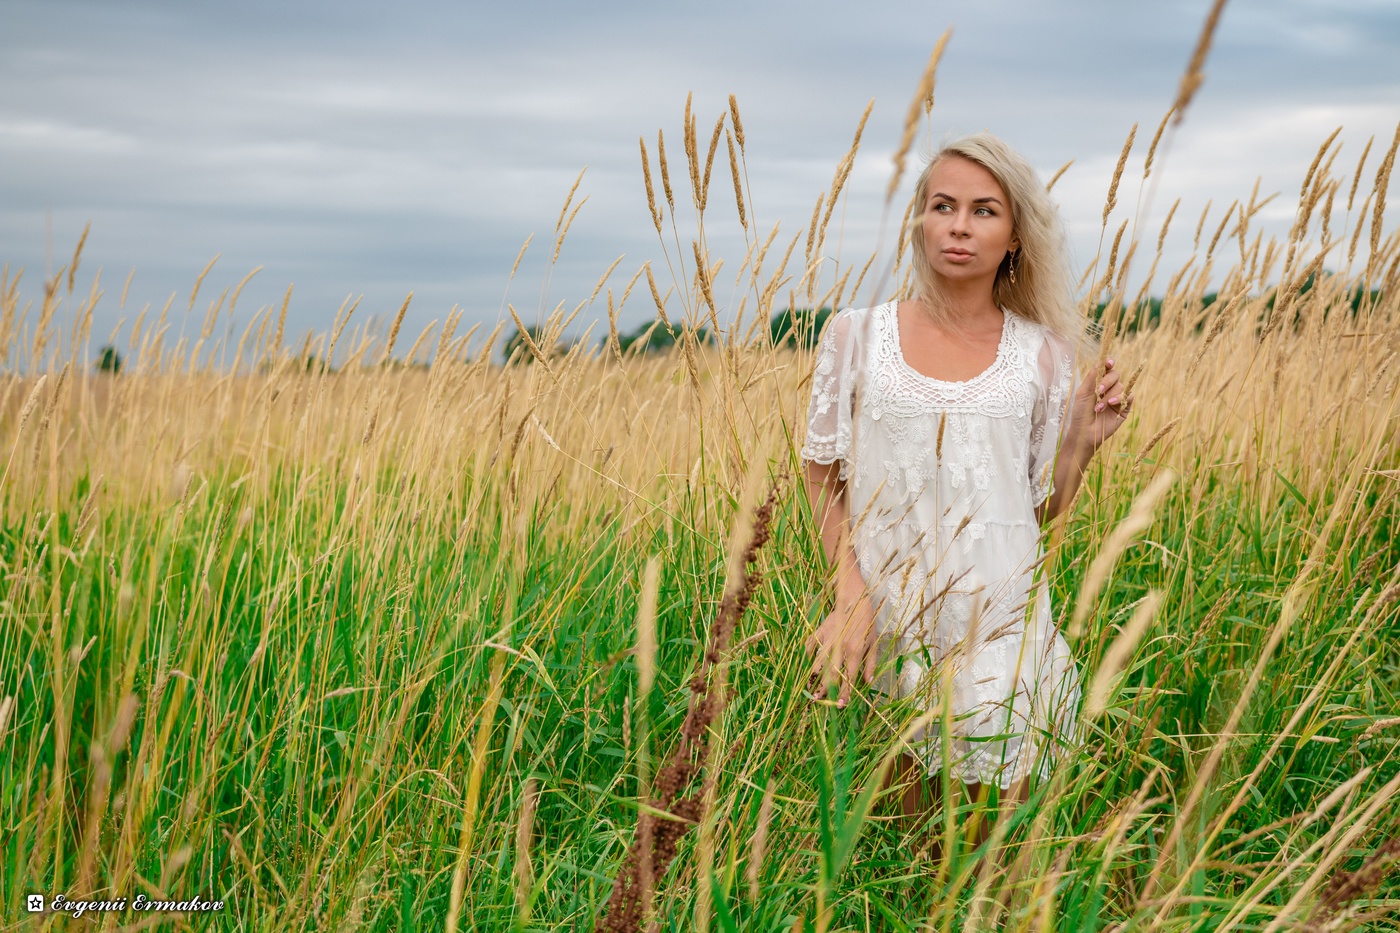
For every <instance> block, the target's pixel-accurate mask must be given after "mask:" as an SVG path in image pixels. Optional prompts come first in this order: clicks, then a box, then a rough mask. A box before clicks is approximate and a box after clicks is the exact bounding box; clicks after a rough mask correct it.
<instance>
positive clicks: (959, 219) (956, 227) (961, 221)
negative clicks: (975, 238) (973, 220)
mask: <svg viewBox="0 0 1400 933" xmlns="http://www.w3.org/2000/svg"><path fill="white" fill-rule="evenodd" d="M968 220H969V218H968V216H967V215H966V214H964V213H963V212H962V211H958V212H957V213H956V214H954V215H953V223H952V225H951V226H950V227H949V231H950V232H951V233H953V234H954V235H955V236H967V234H968V232H969V231H970V230H971V227H970V225H969V224H968Z"/></svg>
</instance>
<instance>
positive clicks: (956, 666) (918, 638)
mask: <svg viewBox="0 0 1400 933" xmlns="http://www.w3.org/2000/svg"><path fill="white" fill-rule="evenodd" d="M895 309H896V305H895V304H894V303H893V302H891V303H889V304H884V305H880V306H879V307H876V308H862V309H854V308H847V309H845V310H843V311H840V312H838V313H837V314H836V315H834V316H833V318H832V320H831V321H830V323H829V324H828V325H827V328H826V332H825V334H824V335H823V337H822V341H821V344H820V347H819V349H818V352H817V361H816V369H815V372H814V374H813V379H812V401H811V408H810V411H809V417H808V427H807V442H806V444H805V445H804V446H803V448H802V458H803V459H804V460H810V461H815V462H817V463H835V462H837V461H840V462H841V471H840V476H841V478H842V479H844V480H846V495H847V504H848V506H849V509H850V515H851V520H852V524H853V526H854V527H853V534H852V539H851V540H852V544H853V546H854V549H855V554H856V558H857V562H858V563H859V566H860V570H861V575H862V577H863V578H864V580H865V583H866V585H867V587H868V588H869V591H870V593H871V597H872V599H873V600H874V602H875V606H876V609H875V612H876V624H877V629H878V631H879V634H880V655H881V660H880V663H881V669H882V674H881V676H880V678H879V679H878V681H877V687H878V688H879V689H881V690H882V691H883V692H885V693H886V694H887V695H894V696H900V697H906V696H911V695H918V696H920V697H926V698H927V700H928V702H927V703H926V704H923V705H924V706H925V708H927V709H933V708H934V705H935V704H936V702H937V697H939V696H940V695H945V691H946V695H948V696H949V698H950V700H951V702H950V703H949V704H948V705H947V708H948V709H949V710H950V711H951V722H950V723H949V725H948V728H949V735H950V736H951V739H952V740H951V742H950V743H949V744H950V748H949V754H948V759H949V760H948V765H949V767H950V768H951V773H952V774H953V776H954V777H958V778H960V779H961V780H963V781H965V782H976V783H997V784H998V785H999V786H1001V787H1003V788H1005V787H1010V786H1011V784H1013V783H1014V782H1015V781H1017V780H1020V779H1021V778H1023V777H1025V776H1026V775H1027V774H1030V773H1032V772H1036V773H1038V774H1039V776H1040V777H1042V778H1043V777H1045V776H1047V775H1048V773H1049V770H1050V766H1051V765H1052V763H1053V762H1052V758H1053V757H1054V756H1055V755H1056V754H1057V751H1058V749H1059V748H1063V747H1066V746H1072V745H1073V744H1075V743H1076V741H1077V739H1078V725H1077V722H1076V717H1077V710H1078V706H1079V698H1080V686H1079V675H1078V671H1077V669H1076V667H1075V663H1074V659H1073V657H1072V656H1071V654H1070V651H1069V647H1068V645H1066V643H1065V640H1064V638H1063V636H1061V634H1060V633H1059V631H1058V630H1057V629H1056V627H1055V625H1054V623H1053V622H1052V620H1051V613H1050V598H1049V592H1048V588H1047V586H1046V583H1045V580H1044V578H1043V577H1044V575H1043V573H1040V572H1039V569H1040V565H1041V558H1042V549H1041V543H1040V525H1039V524H1038V523H1037V521H1036V517H1035V508H1036V507H1037V506H1038V505H1040V504H1041V503H1042V502H1044V501H1045V499H1046V497H1047V496H1048V495H1049V493H1050V491H1051V490H1050V487H1051V483H1052V478H1053V477H1052V474H1053V470H1054V460H1055V456H1056V452H1057V450H1058V447H1059V442H1060V439H1061V436H1062V432H1063V427H1064V425H1066V424H1067V423H1068V420H1069V419H1068V413H1069V408H1070V404H1071V402H1072V392H1071V380H1072V378H1073V357H1072V350H1071V347H1070V344H1069V343H1068V341H1066V340H1065V339H1064V338H1063V337H1061V336H1059V335H1058V334H1056V333H1054V332H1052V331H1051V330H1049V329H1048V328H1046V327H1045V326H1044V325H1041V324H1037V323H1035V322H1033V321H1030V320H1028V319H1026V318H1023V317H1020V316H1018V315H1016V314H1013V313H1012V312H1010V311H1006V312H1005V317H1004V324H1003V327H1002V336H1001V342H1000V344H999V346H998V347H997V356H996V360H995V361H994V362H993V363H992V364H991V366H989V367H988V368H987V369H986V370H984V371H983V372H982V373H980V374H978V375H977V376H974V377H973V378H971V379H969V380H967V381H965V382H944V381H942V380H938V379H932V378H930V377H928V376H924V375H922V374H921V373H919V372H917V371H916V370H914V369H913V367H911V366H909V364H908V363H907V362H905V358H904V354H903V352H902V350H901V349H900V345H899V327H898V321H897V317H896V313H895ZM1033 594H1034V598H1032V595H1033ZM943 661H947V662H948V663H947V665H946V667H944V665H943V664H942V663H941V662H943ZM944 672H946V673H947V674H948V675H949V676H948V677H947V678H946V680H945V678H944V677H943V676H941V674H942V673H944ZM940 718H941V717H940ZM942 731H943V726H942V725H941V724H940V722H939V720H938V719H935V720H934V723H933V725H931V726H929V727H928V728H927V729H925V730H922V731H921V733H920V734H918V735H916V736H915V741H914V750H915V751H916V752H917V753H918V754H919V755H920V757H921V758H922V759H923V761H924V764H925V766H926V767H927V768H928V770H930V771H931V772H936V771H937V770H939V769H941V768H942V767H943V766H944V756H943V751H942V747H941V746H942V743H941V738H940V737H941V735H942Z"/></svg>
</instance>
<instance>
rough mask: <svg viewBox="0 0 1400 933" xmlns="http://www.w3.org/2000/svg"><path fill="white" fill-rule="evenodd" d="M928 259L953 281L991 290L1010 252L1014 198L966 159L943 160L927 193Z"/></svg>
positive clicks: (1013, 244) (1013, 243) (937, 272)
mask: <svg viewBox="0 0 1400 933" xmlns="http://www.w3.org/2000/svg"><path fill="white" fill-rule="evenodd" d="M924 190H925V197H924V220H923V237H924V241H923V242H924V255H925V256H926V257H927V258H928V262H929V265H930V266H931V267H932V268H933V271H934V274H935V275H937V276H939V277H940V278H943V279H947V280H948V281H950V282H972V281H976V280H978V279H982V278H985V279H986V280H987V287H988V288H990V287H991V284H992V282H993V281H995V279H996V273H997V269H998V268H999V267H1000V266H1001V261H1002V259H1003V258H1004V257H1005V256H1006V253H1007V250H1009V249H1013V248H1015V247H1016V246H1017V245H1018V244H1017V243H1016V241H1015V237H1014V236H1013V235H1012V232H1011V199H1010V198H1008V197H1007V196H1006V192H1005V191H1003V190H1002V188H1001V184H1000V183H999V182H998V181H997V180H996V176H994V175H993V174H992V173H991V172H989V171H987V170H986V169H985V168H983V167H982V166H980V165H978V164H977V163H976V162H973V161H972V160H970V159H965V158H963V157H962V156H946V157H944V158H943V159H940V160H939V161H938V162H937V163H936V164H935V165H934V166H933V170H932V171H931V172H930V173H929V178H928V186H927V187H926V188H925V189H924Z"/></svg>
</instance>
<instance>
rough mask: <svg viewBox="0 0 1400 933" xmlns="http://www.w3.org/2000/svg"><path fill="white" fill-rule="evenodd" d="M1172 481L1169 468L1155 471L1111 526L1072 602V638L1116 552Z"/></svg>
mask: <svg viewBox="0 0 1400 933" xmlns="http://www.w3.org/2000/svg"><path fill="white" fill-rule="evenodd" d="M1174 482H1176V474H1175V473H1174V472H1172V471H1171V470H1163V471H1162V472H1160V473H1158V474H1157V476H1156V477H1155V478H1154V479H1153V480H1152V482H1151V484H1149V485H1148V487H1147V488H1146V489H1144V490H1143V491H1142V492H1141V493H1140V494H1139V495H1138V497H1137V498H1136V499H1134V500H1133V504H1132V507H1131V508H1130V509H1129V510H1128V517H1127V518H1125V519H1123V521H1122V522H1120V523H1119V524H1118V526H1117V527H1116V528H1114V529H1113V532H1112V533H1111V534H1110V535H1109V536H1108V538H1107V539H1106V540H1105V541H1104V543H1103V546H1102V547H1101V548H1099V553H1098V555H1097V556H1096V557H1095V558H1094V560H1093V562H1092V563H1091V564H1090V565H1089V569H1088V571H1087V572H1086V573H1085V575H1084V585H1083V586H1082V587H1081V588H1080V590H1079V598H1078V600H1077V601H1076V602H1075V605H1074V615H1073V617H1072V619H1071V622H1070V631H1069V633H1068V634H1069V636H1070V637H1071V638H1078V637H1079V635H1080V633H1081V632H1082V631H1083V628H1084V620H1085V619H1086V618H1088V616H1089V610H1090V608H1092V606H1093V604H1094V602H1095V600H1097V599H1098V595H1099V591H1100V590H1101V589H1103V585H1104V582H1105V581H1106V580H1107V579H1108V575H1109V574H1110V573H1112V572H1113V565H1114V564H1115V563H1117V561H1118V557H1119V555H1121V554H1122V553H1123V551H1124V550H1126V549H1127V547H1128V545H1129V544H1131V543H1132V540H1133V538H1135V537H1136V536H1137V535H1138V534H1139V533H1140V532H1143V531H1146V530H1147V528H1149V527H1150V526H1151V525H1152V522H1153V520H1154V518H1155V515H1156V508H1157V503H1158V501H1159V500H1160V499H1161V498H1162V496H1164V495H1165V494H1166V492H1167V490H1168V489H1169V488H1170V487H1171V485H1172V483H1174Z"/></svg>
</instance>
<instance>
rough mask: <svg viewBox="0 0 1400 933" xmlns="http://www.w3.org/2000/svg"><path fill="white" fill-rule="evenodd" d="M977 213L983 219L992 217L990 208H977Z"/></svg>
mask: <svg viewBox="0 0 1400 933" xmlns="http://www.w3.org/2000/svg"><path fill="white" fill-rule="evenodd" d="M977 213H979V214H981V215H982V216H983V217H990V216H992V212H991V209H990V208H986V207H979V208H977Z"/></svg>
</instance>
